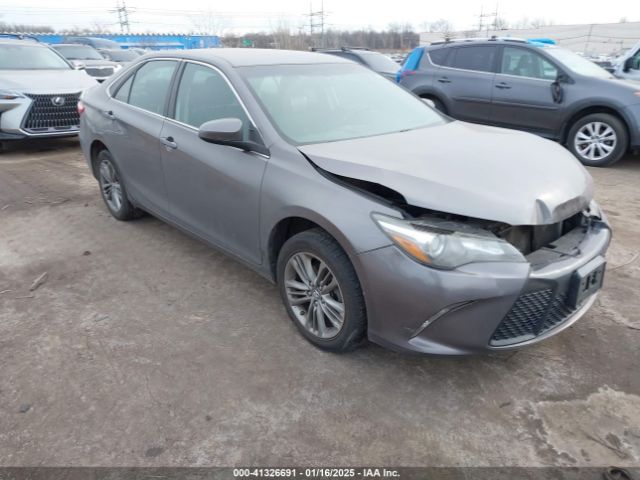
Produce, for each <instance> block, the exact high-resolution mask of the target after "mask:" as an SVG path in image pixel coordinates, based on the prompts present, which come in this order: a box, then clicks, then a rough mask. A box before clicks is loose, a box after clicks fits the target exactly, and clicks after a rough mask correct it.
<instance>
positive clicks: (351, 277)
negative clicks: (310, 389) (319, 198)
mask: <svg viewBox="0 0 640 480" xmlns="http://www.w3.org/2000/svg"><path fill="white" fill-rule="evenodd" d="M277 280H278V287H279V290H280V295H281V297H282V301H283V302H284V305H285V308H286V309H287V313H288V314H289V317H291V320H293V323H294V324H295V325H296V327H297V328H298V330H299V331H300V333H301V334H302V335H303V336H304V337H305V338H306V339H307V340H308V341H309V342H311V343H312V344H313V345H315V346H316V347H318V348H321V349H323V350H328V351H331V352H347V351H351V350H354V349H356V348H358V347H359V346H361V345H362V344H363V343H364V342H365V340H366V327H367V316H366V310H365V303H364V297H363V295H362V289H361V288H360V282H359V280H358V276H357V275H356V272H355V270H354V268H353V265H352V264H351V261H350V260H349V257H348V256H347V254H346V253H345V252H344V250H343V249H342V248H341V247H340V245H338V243H337V242H336V241H335V240H334V239H333V238H332V237H331V236H330V235H329V234H328V233H326V232H325V231H324V230H321V229H319V228H315V229H312V230H306V231H304V232H301V233H299V234H297V235H294V236H293V237H291V238H290V239H289V240H287V241H286V242H285V244H284V245H283V247H282V249H281V250H280V254H279V255H278V265H277Z"/></svg>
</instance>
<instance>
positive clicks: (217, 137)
mask: <svg viewBox="0 0 640 480" xmlns="http://www.w3.org/2000/svg"><path fill="white" fill-rule="evenodd" d="M198 136H199V137H200V138H201V139H202V140H204V141H205V142H209V143H221V144H223V145H225V144H228V142H241V141H242V120H240V119H239V118H220V119H218V120H209V121H208V122H205V123H203V124H202V125H200V128H199V129H198Z"/></svg>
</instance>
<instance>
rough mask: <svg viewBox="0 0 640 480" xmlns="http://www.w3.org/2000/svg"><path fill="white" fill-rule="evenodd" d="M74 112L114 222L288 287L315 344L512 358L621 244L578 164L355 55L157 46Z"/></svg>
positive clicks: (572, 306)
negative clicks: (195, 241)
mask: <svg viewBox="0 0 640 480" xmlns="http://www.w3.org/2000/svg"><path fill="white" fill-rule="evenodd" d="M80 111H83V112H84V113H83V114H82V115H81V117H80V144H81V146H82V150H83V152H84V155H85V157H86V159H87V163H88V166H89V168H90V169H91V171H92V172H93V174H94V175H95V177H96V179H97V180H98V183H99V185H100V192H101V195H102V198H103V199H104V202H105V204H106V207H107V208H108V210H109V211H110V212H111V214H112V215H113V216H114V217H115V218H117V219H119V220H132V219H135V218H137V217H139V216H140V215H141V214H142V213H143V212H148V213H151V214H153V215H155V216H157V217H158V218H161V219H163V220H165V221H166V222H169V223H171V224H173V225H175V226H177V227H178V228H180V229H182V230H184V231H186V232H188V233H189V234H191V235H193V236H194V237H197V238H199V239H201V240H203V241H205V242H207V243H209V244H210V245H212V246H215V247H217V248H219V249H221V250H223V251H225V252H227V253H228V254H230V255H232V256H234V257H235V258H237V259H239V260H240V261H242V262H243V263H245V264H246V265H247V266H249V267H250V268H253V269H255V270H256V271H257V272H259V273H260V274H261V275H263V276H264V277H266V278H267V279H269V280H271V281H273V282H276V283H277V284H278V286H279V289H280V294H281V296H282V299H283V302H284V305H285V308H286V311H287V312H288V314H289V316H290V317H291V319H292V320H293V322H294V324H295V325H296V326H297V328H298V329H299V330H300V332H301V333H302V335H304V336H305V337H306V338H307V339H308V340H309V341H311V342H312V343H313V344H314V345H316V346H318V347H321V348H324V349H328V350H332V351H344V350H349V349H352V348H355V347H356V346H358V345H360V344H361V343H362V341H363V340H364V339H366V338H367V337H368V338H369V339H371V340H373V341H375V342H378V343H380V344H382V345H386V346H389V347H392V348H395V349H401V350H410V351H415V352H425V353H438V354H448V355H453V354H466V353H472V352H482V351H488V350H501V349H510V348H517V347H521V346H523V345H528V344H531V343H535V342H538V341H540V340H542V339H544V338H547V337H549V336H551V335H554V334H556V333H558V332H560V331H562V330H563V329H565V328H566V327H568V326H569V325H571V324H572V323H573V322H575V321H576V320H577V319H578V318H580V317H581V316H582V315H583V314H584V313H585V312H586V311H587V310H588V309H589V307H590V305H591V304H592V303H593V302H594V300H595V296H596V293H597V291H598V290H599V289H600V287H601V286H602V280H603V274H604V269H605V260H604V254H605V251H606V250H607V247H608V244H609V239H610V236H611V231H610V229H609V227H608V224H607V221H606V219H605V217H604V215H603V214H602V212H601V211H600V209H599V207H598V205H597V204H596V203H595V202H594V201H593V184H592V180H591V177H590V176H589V174H588V173H587V171H586V170H585V168H584V167H583V166H582V165H580V163H579V162H578V161H577V160H576V159H575V158H573V156H572V155H571V154H570V153H569V152H567V151H566V150H565V149H564V148H562V147H561V146H559V145H557V144H555V143H553V142H549V141H546V140H543V139H541V138H539V137H536V136H535V135H529V134H527V133H522V132H516V131H513V130H505V129H498V128H489V127H484V126H481V125H472V124H468V123H464V122H459V121H454V120H451V119H450V118H448V117H446V116H444V115H442V114H440V113H439V112H437V111H436V110H434V109H433V108H432V107H430V106H428V105H427V104H425V102H422V101H421V100H420V99H418V98H417V97H415V96H414V95H412V94H411V93H409V92H407V91H406V90H405V89H403V88H400V87H398V86H397V85H396V84H394V83H392V82H390V81H388V80H386V79H385V78H384V77H382V76H380V75H378V74H376V73H375V72H372V71H371V70H370V69H367V68H365V67H363V66H361V65H357V64H355V63H353V62H351V61H348V60H345V59H341V58H338V57H335V56H331V55H323V54H318V53H309V52H289V51H283V50H259V49H252V48H247V49H221V48H216V49H208V50H189V51H174V52H158V53H155V54H152V55H146V56H145V57H142V58H141V59H140V60H138V61H137V62H136V63H134V64H132V65H131V66H130V67H128V68H126V69H125V70H123V71H122V72H121V73H120V74H117V76H116V77H115V78H110V79H108V80H107V81H105V82H104V83H103V84H102V85H100V86H97V87H96V88H93V89H91V90H89V91H87V92H85V94H84V95H83V96H82V99H81V105H80ZM132 261H135V259H132ZM228 288H243V286H241V285H228ZM246 293H247V295H248V297H247V298H250V295H251V294H250V292H246ZM231 321H233V319H231ZM260 321H261V320H260V319H256V322H260Z"/></svg>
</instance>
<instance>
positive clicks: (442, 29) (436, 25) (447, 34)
mask: <svg viewBox="0 0 640 480" xmlns="http://www.w3.org/2000/svg"><path fill="white" fill-rule="evenodd" d="M427 32H430V33H441V34H442V38H443V39H445V40H448V39H451V38H453V25H452V24H451V22H450V21H449V20H445V19H444V18H441V19H439V20H436V21H435V22H429V23H428V24H427Z"/></svg>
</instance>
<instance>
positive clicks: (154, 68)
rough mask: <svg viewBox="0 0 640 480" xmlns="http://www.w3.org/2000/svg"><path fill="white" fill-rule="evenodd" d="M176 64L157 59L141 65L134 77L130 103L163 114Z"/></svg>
mask: <svg viewBox="0 0 640 480" xmlns="http://www.w3.org/2000/svg"><path fill="white" fill-rule="evenodd" d="M176 65H177V62H175V61H172V60H156V61H152V62H148V63H146V64H144V65H143V66H142V67H140V68H139V69H138V71H137V72H136V74H135V76H134V77H133V83H132V85H131V90H130V92H129V102H128V103H129V104H130V105H133V106H135V107H139V108H142V109H144V110H147V111H149V112H153V113H157V114H158V115H162V113H163V112H164V105H165V102H166V100H167V93H168V92H169V86H170V85H171V78H172V77H173V73H174V71H175V69H176ZM125 85H126V82H125ZM125 85H123V87H124V86H125ZM120 90H122V88H121V89H120ZM120 90H118V94H119V93H120ZM116 97H117V96H116Z"/></svg>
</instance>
